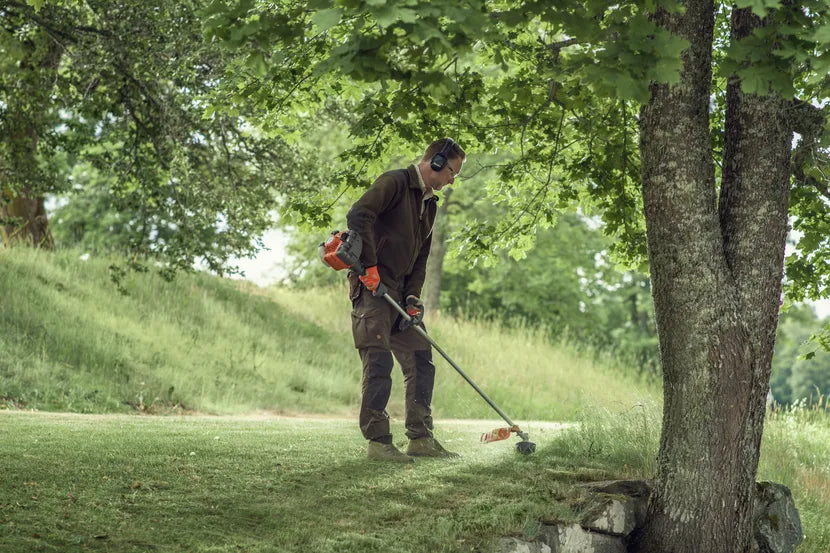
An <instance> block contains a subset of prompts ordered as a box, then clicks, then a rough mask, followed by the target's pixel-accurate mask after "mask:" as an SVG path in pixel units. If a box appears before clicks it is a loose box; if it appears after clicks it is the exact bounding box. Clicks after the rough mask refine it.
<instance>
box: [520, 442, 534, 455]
mask: <svg viewBox="0 0 830 553" xmlns="http://www.w3.org/2000/svg"><path fill="white" fill-rule="evenodd" d="M516 451H518V452H519V453H521V454H522V455H530V454H531V453H533V452H534V451H536V444H534V443H533V442H528V441H526V440H525V441H521V442H519V443H517V444H516Z"/></svg>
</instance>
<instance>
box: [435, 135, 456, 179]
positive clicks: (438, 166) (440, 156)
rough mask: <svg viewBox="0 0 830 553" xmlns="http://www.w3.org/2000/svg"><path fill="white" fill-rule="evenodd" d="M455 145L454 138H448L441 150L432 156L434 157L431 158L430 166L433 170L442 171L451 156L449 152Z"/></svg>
mask: <svg viewBox="0 0 830 553" xmlns="http://www.w3.org/2000/svg"><path fill="white" fill-rule="evenodd" d="M453 146H455V142H453V139H452V138H447V141H446V142H444V147H443V148H441V151H440V152H438V153H437V154H435V155H434V156H432V159H431V160H429V166H430V167H432V170H433V171H440V170H442V169H443V168H444V167H446V166H447V161H449V156H448V155H447V154H448V153H449V152H451V151H452V147H453Z"/></svg>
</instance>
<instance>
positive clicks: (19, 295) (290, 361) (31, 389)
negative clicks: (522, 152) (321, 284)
mask: <svg viewBox="0 0 830 553" xmlns="http://www.w3.org/2000/svg"><path fill="white" fill-rule="evenodd" d="M113 262H115V260H108V259H95V258H93V259H90V260H88V261H86V262H84V261H81V260H80V259H79V255H78V253H77V252H73V251H62V252H57V253H52V254H50V253H46V252H40V251H32V250H29V249H22V248H21V249H13V250H2V251H0V297H2V298H3V309H2V310H0V328H3V333H2V334H0V405H2V404H3V403H5V404H6V405H9V406H13V407H18V408H35V409H40V410H60V411H73V412H83V413H105V412H130V411H136V410H138V411H142V412H169V411H175V410H180V409H182V408H184V410H196V411H199V412H204V413H214V414H232V413H247V412H253V411H272V412H279V413H305V412H315V413H329V414H352V413H354V412H355V410H356V409H357V407H358V403H359V399H360V398H359V392H360V376H361V374H360V373H361V370H360V360H359V357H358V355H357V352H356V350H355V349H354V347H353V345H352V338H351V330H350V320H351V318H350V315H349V309H350V306H349V302H348V299H347V293H346V290H345V289H344V288H335V289H324V290H311V291H304V292H296V291H291V290H287V289H279V288H277V289H272V290H262V289H259V288H256V287H253V286H250V285H249V286H247V287H246V286H244V285H242V284H240V283H239V282H235V281H229V280H224V279H219V278H216V277H211V276H209V275H205V274H195V275H180V276H179V277H178V278H177V279H176V280H175V281H174V282H172V283H168V282H165V281H163V280H162V279H161V278H159V277H158V276H156V275H153V274H131V275H130V276H129V277H128V278H127V280H126V281H125V282H124V287H125V289H126V290H127V295H123V294H120V293H119V292H118V290H117V289H116V287H115V286H114V285H113V284H112V283H111V282H110V274H109V270H108V266H109V265H110V264H111V263H113ZM429 325H430V326H429V328H430V332H431V333H432V334H433V335H434V337H435V338H436V340H438V342H439V343H440V344H441V345H442V346H443V347H444V349H445V350H447V351H448V352H450V354H451V355H452V356H453V359H455V360H456V361H457V362H458V363H459V364H460V365H461V366H462V367H463V368H464V369H465V370H466V371H467V372H468V374H470V375H471V376H472V377H473V379H474V380H476V382H477V383H478V384H479V385H480V386H481V387H482V388H483V389H484V390H485V391H486V392H487V393H488V395H490V396H491V397H492V398H493V400H495V401H496V402H497V403H498V404H499V405H500V406H501V407H502V408H503V409H504V410H505V411H506V412H508V413H509V414H510V415H511V417H513V418H515V419H546V420H572V419H573V418H574V417H575V416H576V415H577V413H578V410H579V408H580V406H581V404H582V402H583V400H584V399H585V398H589V397H590V398H592V399H594V400H596V401H599V402H601V403H603V404H606V405H611V404H614V403H616V404H617V405H618V406H619V408H621V409H624V408H627V406H630V405H633V404H636V403H637V402H639V401H641V399H642V398H644V397H648V398H654V397H655V396H656V394H657V391H656V389H655V388H654V386H648V385H646V384H643V383H640V382H637V381H636V380H635V379H631V378H625V377H621V373H622V372H624V371H622V370H620V369H618V368H614V367H612V366H610V365H606V364H600V363H597V362H593V361H590V360H588V359H585V358H583V357H580V356H579V355H577V354H575V353H573V352H572V351H570V350H569V349H568V348H565V347H561V346H556V345H551V344H549V343H547V342H546V340H544V339H543V337H542V336H541V335H540V334H539V333H538V332H535V331H533V330H532V329H527V328H519V329H513V330H506V329H503V328H500V327H498V326H497V325H494V324H486V323H481V322H476V321H465V320H458V319H454V318H449V317H444V318H441V319H439V320H436V321H430V322H429ZM436 357H437V355H436ZM436 364H437V366H438V367H439V370H438V375H437V381H436V395H435V398H434V401H433V403H434V406H435V415H436V416H437V417H475V418H481V417H490V416H491V414H492V412H491V411H490V408H489V407H488V406H487V405H486V404H485V403H484V402H483V401H481V399H480V398H479V397H478V396H477V395H476V394H475V392H474V391H473V390H472V389H471V388H470V387H469V386H468V385H467V384H466V383H465V382H464V381H463V380H462V379H461V378H460V377H459V376H458V375H457V374H456V373H455V371H454V370H453V369H452V368H451V367H450V366H449V365H448V364H447V363H445V362H444V361H443V360H440V359H439V360H438V361H437V363H436ZM595 382H603V385H602V386H596V385H595V384H594V383H595ZM395 386H396V387H395V389H394V390H393V395H392V401H391V403H390V407H389V409H390V412H392V413H394V414H399V413H402V410H403V393H402V391H401V388H400V386H401V379H400V378H397V379H396V380H395Z"/></svg>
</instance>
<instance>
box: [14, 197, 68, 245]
mask: <svg viewBox="0 0 830 553" xmlns="http://www.w3.org/2000/svg"><path fill="white" fill-rule="evenodd" d="M4 196H5V197H4V201H5V202H8V203H5V205H3V206H2V207H0V220H2V226H0V234H2V236H3V246H4V247H6V248H8V247H10V246H12V245H15V244H24V245H27V246H32V247H35V248H46V249H52V248H54V247H55V241H54V239H53V238H52V233H51V232H50V231H49V221H48V219H47V217H46V209H45V207H44V205H43V204H44V199H43V197H35V198H32V197H31V196H30V194H29V191H28V190H26V189H24V190H23V191H21V192H20V193H19V194H17V195H13V194H12V192H11V190H8V189H7V190H6V191H5V192H4Z"/></svg>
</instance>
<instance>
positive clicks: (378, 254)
mask: <svg viewBox="0 0 830 553" xmlns="http://www.w3.org/2000/svg"><path fill="white" fill-rule="evenodd" d="M464 161H466V154H465V153H464V150H462V149H461V147H460V146H459V145H458V144H456V143H455V142H454V141H453V140H452V139H451V138H446V139H442V140H437V141H435V142H433V143H432V144H430V145H429V147H428V148H427V149H426V151H425V152H424V155H423V157H422V158H421V161H420V162H418V163H417V164H414V165H410V166H409V167H408V168H406V169H397V170H394V171H388V172H386V173H384V174H382V175H381V176H380V177H378V179H377V180H376V181H375V182H374V184H372V186H371V187H370V188H369V190H367V191H366V193H365V194H364V195H363V196H362V197H361V198H360V199H359V200H358V201H357V202H355V204H354V205H353V206H352V208H351V210H349V213H348V214H347V215H346V221H347V224H348V227H349V230H351V231H353V232H357V233H358V234H359V235H360V237H361V238H362V239H363V250H362V253H361V255H360V261H361V263H362V264H363V266H364V267H367V270H366V274H365V275H363V276H358V275H357V274H355V273H353V272H349V285H350V286H349V296H350V298H351V300H352V335H353V336H354V345H355V347H356V348H357V349H358V351H359V353H360V359H361V361H362V362H363V385H362V393H363V399H362V402H361V405H360V430H361V431H362V432H363V437H365V438H366V439H367V440H369V448H368V455H369V458H370V459H379V460H384V461H393V462H399V463H411V462H413V458H412V457H417V456H427V457H444V458H448V457H457V455H456V454H454V453H451V452H449V451H447V450H446V449H444V448H443V447H442V446H441V444H440V443H438V441H437V440H436V439H435V438H434V437H433V435H432V429H433V425H432V411H431V409H430V404H431V402H432V388H433V383H434V380H435V365H433V363H432V350H431V347H430V344H429V342H428V341H427V340H426V339H424V337H423V336H421V335H420V334H419V333H418V332H416V331H415V329H414V328H411V327H410V328H407V329H405V330H403V331H400V330H399V327H398V323H399V320H398V313H397V311H395V309H394V308H393V307H392V306H391V305H389V303H388V302H387V301H386V300H385V299H384V298H382V297H379V296H375V295H374V294H373V293H372V291H373V290H375V289H376V287H377V285H378V284H379V283H380V282H383V283H384V284H385V285H386V286H387V287H388V288H389V295H390V296H391V297H392V298H394V299H395V300H396V301H398V302H399V303H402V304H404V303H405V304H406V308H407V311H408V313H409V314H410V315H415V316H422V315H423V308H424V306H423V303H421V301H420V299H419V297H420V295H421V287H422V286H423V284H424V277H425V273H426V265H427V257H428V256H429V248H430V244H431V242H432V225H433V223H434V222H435V212H436V210H437V205H436V204H437V202H438V198H436V197H435V194H434V193H435V192H436V191H438V190H441V189H442V188H443V187H444V186H446V185H448V184H452V183H453V182H455V177H456V176H457V175H458V173H459V172H460V171H461V166H462V164H463V163H464ZM402 300H403V301H402ZM393 354H394V356H395V358H396V359H397V360H398V363H400V365H401V369H402V370H403V374H404V386H405V389H406V435H407V437H408V438H409V447H408V448H407V450H406V454H404V453H402V452H400V451H399V450H398V449H397V448H396V447H395V446H394V445H393V443H392V434H391V432H390V430H389V414H388V413H387V412H386V404H387V402H388V401H389V394H390V391H391V388H392V377H391V375H392V365H393V361H392V355H393Z"/></svg>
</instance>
